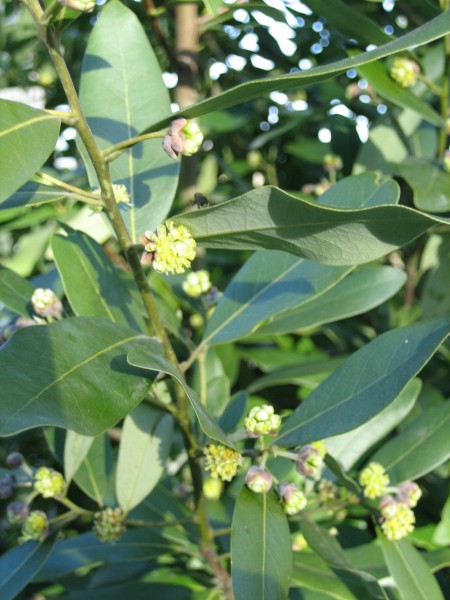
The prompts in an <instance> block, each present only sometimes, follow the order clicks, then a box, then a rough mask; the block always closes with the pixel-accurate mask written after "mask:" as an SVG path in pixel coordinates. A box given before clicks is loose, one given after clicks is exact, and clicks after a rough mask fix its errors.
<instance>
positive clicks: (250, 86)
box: [147, 12, 450, 131]
mask: <svg viewBox="0 0 450 600" xmlns="http://www.w3.org/2000/svg"><path fill="white" fill-rule="evenodd" d="M449 31H450V15H449V14H448V12H444V13H443V14H441V15H439V16H437V17H436V18H434V19H432V20H431V21H429V22H428V23H425V24H424V25H422V26H421V27H418V28H417V29H414V30H413V31H410V32H409V33H407V34H406V35H403V36H402V37H400V38H398V39H396V40H394V41H392V42H388V43H387V44H384V45H383V46H380V47H379V48H376V49H375V50H371V51H370V52H364V53H362V54H358V55H357V56H352V57H350V58H345V59H343V60H338V61H335V62H333V63H328V64H326V65H322V66H320V67H315V68H313V69H310V70H309V71H306V72H303V73H295V74H289V75H280V76H275V77H266V78H262V79H258V80H254V81H249V82H246V83H242V84H240V85H237V86H235V87H233V88H231V89H229V90H227V91H225V92H222V94H218V95H217V96H214V97H213V98H208V99H207V100H203V101H201V102H199V103H197V104H195V105H193V106H191V107H189V108H186V109H183V110H180V111H179V112H178V113H175V114H174V115H171V114H170V113H169V111H167V114H166V117H165V118H164V119H162V120H161V121H159V122H156V119H155V120H154V121H153V124H152V125H151V126H150V127H148V128H147V130H152V131H153V130H157V129H159V128H161V127H163V126H164V125H166V124H167V123H168V122H169V121H170V120H172V119H174V118H176V117H177V116H181V115H182V116H184V117H186V118H193V117H199V116H201V115H204V114H207V113H210V112H213V111H216V110H224V109H226V108H229V107H230V106H235V105H236V104H239V103H241V102H246V101H247V100H252V99H254V98H259V97H261V96H262V95H264V94H268V93H270V92H273V91H276V90H277V91H282V90H288V89H289V90H293V89H296V88H300V87H304V86H306V85H311V84H313V83H318V82H320V81H324V80H326V79H329V78H330V77H332V76H333V75H335V74H338V73H342V72H344V71H347V70H348V69H355V68H357V67H359V66H361V65H364V64H366V63H370V62H372V61H375V60H379V59H381V58H384V57H386V56H390V55H391V54H398V53H399V52H403V51H405V50H408V49H409V48H410V47H411V46H421V45H423V44H429V43H430V42H431V41H433V40H435V39H438V38H440V37H442V36H444V35H446V34H447V33H449Z"/></svg>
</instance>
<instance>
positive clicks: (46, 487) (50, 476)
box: [34, 467, 66, 498]
mask: <svg viewBox="0 0 450 600" xmlns="http://www.w3.org/2000/svg"><path fill="white" fill-rule="evenodd" d="M65 488H66V482H65V480H64V477H63V476H62V475H61V473H58V471H55V470H54V469H49V468H48V467H41V468H40V469H38V470H37V471H36V474H35V476H34V489H35V490H36V491H37V492H39V494H42V496H43V497H44V498H53V497H54V496H60V495H61V494H62V493H63V492H64V490H65Z"/></svg>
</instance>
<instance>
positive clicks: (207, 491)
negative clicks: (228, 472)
mask: <svg viewBox="0 0 450 600" xmlns="http://www.w3.org/2000/svg"><path fill="white" fill-rule="evenodd" d="M222 491H223V483H222V482H221V481H220V479H213V478H212V477H207V478H206V479H205V480H204V481H203V493H204V495H205V498H208V500H218V499H219V498H220V496H221V495H222Z"/></svg>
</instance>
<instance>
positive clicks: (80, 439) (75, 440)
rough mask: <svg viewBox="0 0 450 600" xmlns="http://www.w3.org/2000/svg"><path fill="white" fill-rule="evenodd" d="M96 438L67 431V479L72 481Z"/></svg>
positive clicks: (65, 446) (65, 472)
mask: <svg viewBox="0 0 450 600" xmlns="http://www.w3.org/2000/svg"><path fill="white" fill-rule="evenodd" d="M94 440H95V438H93V437H91V436H88V435H81V434H79V433H75V431H68V432H67V433H66V441H65V443H64V475H65V477H66V481H67V482H70V481H71V480H72V478H73V476H74V475H75V473H76V472H77V471H78V469H79V467H80V466H81V464H82V462H83V461H84V459H85V458H86V456H87V454H88V452H89V450H90V448H91V446H92V444H93V442H94Z"/></svg>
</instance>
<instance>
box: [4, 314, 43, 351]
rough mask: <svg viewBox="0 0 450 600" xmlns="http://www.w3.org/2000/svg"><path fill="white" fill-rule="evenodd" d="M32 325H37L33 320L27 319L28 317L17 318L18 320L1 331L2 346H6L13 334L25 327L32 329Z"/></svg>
mask: <svg viewBox="0 0 450 600" xmlns="http://www.w3.org/2000/svg"><path fill="white" fill-rule="evenodd" d="M31 325H37V323H36V321H34V320H33V319H27V317H22V316H21V317H17V319H16V320H15V321H13V322H11V323H9V324H8V325H6V327H4V328H3V329H0V346H1V345H2V344H4V343H5V342H6V341H7V340H9V338H10V337H11V336H12V334H13V333H15V332H16V331H18V330H19V329H23V328H24V327H30V326H31Z"/></svg>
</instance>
